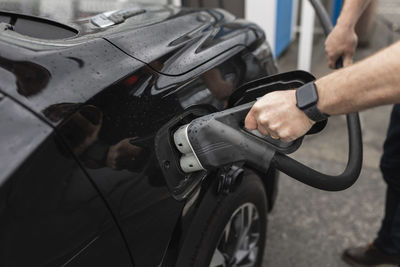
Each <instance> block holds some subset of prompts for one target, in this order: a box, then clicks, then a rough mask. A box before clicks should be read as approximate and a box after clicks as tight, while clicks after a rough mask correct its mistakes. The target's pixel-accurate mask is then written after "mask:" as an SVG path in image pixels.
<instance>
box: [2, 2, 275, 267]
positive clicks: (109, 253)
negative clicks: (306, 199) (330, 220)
mask: <svg viewBox="0 0 400 267" xmlns="http://www.w3.org/2000/svg"><path fill="white" fill-rule="evenodd" d="M21 2H22V1H21ZM0 9H1V12H0V170H1V171H0V266H7V267H8V266H10V267H11V266H184V267H189V266H215V267H216V266H260V265H261V261H262V256H263V250H264V242H265V238H266V221H267V219H266V216H267V215H266V214H267V211H268V210H270V209H271V208H272V205H273V202H274V196H275V194H276V182H277V177H276V172H275V171H274V170H273V169H270V171H269V172H268V173H260V172H257V171H255V170H252V169H251V168H250V167H247V166H244V167H243V168H244V177H243V179H238V180H237V181H231V180H229V179H227V175H226V172H228V171H229V170H225V169H221V170H216V171H215V172H210V173H208V175H207V177H203V178H202V179H201V181H198V182H197V183H195V184H194V183H191V181H186V180H184V179H183V180H182V181H174V182H175V184H174V186H171V184H172V183H171V182H170V181H167V180H166V179H169V178H168V177H165V176H164V175H163V172H162V170H161V168H163V167H168V166H162V164H163V163H161V162H159V161H158V160H157V157H156V155H155V148H154V146H155V145H154V140H155V136H156V135H157V133H158V132H159V130H160V129H162V127H163V126H164V125H165V124H167V123H168V122H169V121H171V120H173V119H176V118H179V116H180V115H181V114H182V113H183V112H184V111H185V110H186V109H188V108H191V109H193V108H196V109H198V110H199V112H200V113H201V114H208V113H211V112H214V111H217V110H222V109H224V108H226V107H227V105H228V102H229V97H230V96H231V95H232V93H233V92H235V91H236V89H237V88H239V87H240V86H241V85H242V84H244V83H246V82H248V81H250V80H253V79H256V78H259V77H263V76H266V75H271V74H274V73H276V72H277V69H276V66H275V63H274V59H273V58H272V55H271V51H270V49H269V46H268V44H267V43H266V41H265V35H264V32H263V31H262V30H261V29H260V28H259V27H258V26H257V25H255V24H253V23H251V22H248V21H246V20H242V19H237V18H235V17H234V16H232V15H231V14H229V13H228V12H226V11H224V10H220V9H187V8H178V7H173V6H157V5H143V4H135V3H132V2H129V1H97V0H96V1H90V0H86V1H84V0H77V1H70V2H68V1H55V0H53V1H42V2H41V1H28V2H22V3H19V2H13V1H5V0H1V1H0ZM200 113H199V114H200ZM165 138H172V137H171V136H166V137H165ZM169 164H173V163H169Z"/></svg>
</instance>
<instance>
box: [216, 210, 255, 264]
mask: <svg viewBox="0 0 400 267" xmlns="http://www.w3.org/2000/svg"><path fill="white" fill-rule="evenodd" d="M259 240H260V223H259V214H258V210H257V208H256V207H255V205H254V204H252V203H246V204H243V205H242V206H240V207H238V208H237V209H236V210H235V212H234V213H233V214H232V216H231V219H230V220H229V221H228V223H227V224H226V226H225V228H224V231H223V233H222V234H221V237H220V240H219V243H218V246H217V249H216V250H215V252H214V255H213V258H212V261H211V265H210V266H213V267H217V266H236V267H253V266H254V264H255V263H256V260H257V255H258V252H259V247H258V246H259V244H258V242H259Z"/></svg>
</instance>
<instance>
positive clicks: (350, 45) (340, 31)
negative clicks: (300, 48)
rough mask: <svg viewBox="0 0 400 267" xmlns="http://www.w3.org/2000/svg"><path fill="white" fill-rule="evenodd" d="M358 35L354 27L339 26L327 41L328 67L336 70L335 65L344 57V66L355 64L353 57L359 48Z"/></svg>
mask: <svg viewBox="0 0 400 267" xmlns="http://www.w3.org/2000/svg"><path fill="white" fill-rule="evenodd" d="M357 41H358V38H357V34H356V32H355V30H354V27H353V26H347V25H340V24H337V25H336V26H335V28H333V30H332V32H331V33H330V34H329V36H328V38H327V39H326V41H325V52H326V57H327V60H328V65H329V67H330V68H331V69H334V68H335V63H336V61H337V60H338V59H339V57H340V56H343V66H344V67H347V66H349V65H351V64H352V63H353V55H354V52H355V51H356V48H357Z"/></svg>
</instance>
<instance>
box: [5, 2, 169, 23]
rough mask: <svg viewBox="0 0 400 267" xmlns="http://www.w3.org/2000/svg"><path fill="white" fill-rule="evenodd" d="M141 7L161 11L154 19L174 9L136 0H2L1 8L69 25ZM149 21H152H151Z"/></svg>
mask: <svg viewBox="0 0 400 267" xmlns="http://www.w3.org/2000/svg"><path fill="white" fill-rule="evenodd" d="M150 2H151V1H150ZM141 7H143V8H146V9H149V10H154V9H156V10H157V11H159V12H158V15H159V16H158V18H155V16H154V14H152V18H153V19H152V21H154V20H155V21H157V20H162V19H165V17H168V15H171V14H170V13H171V10H173V8H172V7H167V6H161V5H154V4H153V5H152V4H149V3H148V2H147V3H146V2H145V1H136V0H124V1H116V0H29V1H15V0H0V10H2V11H10V12H13V13H18V14H24V15H30V16H35V17H41V18H47V19H50V20H54V21H57V22H60V23H64V24H68V25H73V24H79V22H80V21H84V20H86V19H88V18H91V17H93V16H95V15H98V14H100V13H103V12H107V11H113V10H121V9H129V8H141ZM160 11H164V12H167V13H169V14H166V13H164V14H161V13H163V12H160ZM172 13H173V12H172ZM147 22H148V23H150V21H147ZM142 24H143V23H142Z"/></svg>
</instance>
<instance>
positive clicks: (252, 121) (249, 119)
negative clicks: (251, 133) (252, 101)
mask: <svg viewBox="0 0 400 267" xmlns="http://www.w3.org/2000/svg"><path fill="white" fill-rule="evenodd" d="M244 126H245V127H246V129H248V130H254V129H257V120H256V118H255V117H254V112H253V109H250V111H249V113H248V114H247V116H246V119H245V120H244Z"/></svg>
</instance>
